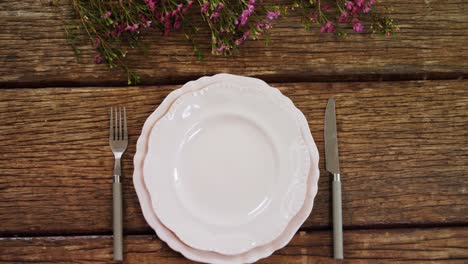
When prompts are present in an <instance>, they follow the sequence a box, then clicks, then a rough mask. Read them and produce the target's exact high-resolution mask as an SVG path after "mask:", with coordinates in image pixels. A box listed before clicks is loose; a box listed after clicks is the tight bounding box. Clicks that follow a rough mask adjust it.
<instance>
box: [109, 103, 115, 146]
mask: <svg viewBox="0 0 468 264" xmlns="http://www.w3.org/2000/svg"><path fill="white" fill-rule="evenodd" d="M112 111H113V109H112V107H111V109H110V119H109V124H110V128H109V140H114V125H113V123H114V117H113V116H112Z"/></svg>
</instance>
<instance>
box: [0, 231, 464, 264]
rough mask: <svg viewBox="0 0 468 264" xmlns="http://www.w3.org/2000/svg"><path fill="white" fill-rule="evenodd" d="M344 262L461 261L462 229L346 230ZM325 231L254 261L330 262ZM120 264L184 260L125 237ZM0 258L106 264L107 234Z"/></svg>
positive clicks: (38, 243) (24, 248) (7, 244)
mask: <svg viewBox="0 0 468 264" xmlns="http://www.w3.org/2000/svg"><path fill="white" fill-rule="evenodd" d="M344 238H345V241H344V246H345V247H344V248H345V257H346V263H401V262H407V261H411V263H428V262H430V263H466V262H467V261H468V229H467V228H434V229H433V228H430V229H388V230H386V229H384V230H350V231H345V233H344ZM331 239H332V238H331V233H330V232H328V231H313V232H304V231H303V232H300V233H299V234H297V235H296V236H295V237H294V238H293V240H292V241H291V242H290V243H289V245H288V246H286V247H285V248H283V249H280V250H278V251H277V252H275V254H274V255H272V256H270V257H269V258H266V259H264V260H261V261H259V263H281V264H283V263H336V261H334V260H333V258H332V246H331V245H332V241H331ZM124 247H125V248H124V250H125V253H124V254H125V255H124V256H125V263H159V264H163V263H189V262H190V261H188V260H187V259H185V258H184V257H183V256H182V255H181V254H179V253H176V252H174V251H172V250H171V249H170V248H169V247H168V246H167V245H166V244H165V243H163V242H161V241H160V240H159V239H157V238H156V237H154V236H149V235H139V236H126V237H125V242H124ZM0 252H2V254H0V262H5V263H18V262H19V263H24V262H33V261H37V262H47V263H112V237H109V236H83V237H79V236H78V237H36V238H0Z"/></svg>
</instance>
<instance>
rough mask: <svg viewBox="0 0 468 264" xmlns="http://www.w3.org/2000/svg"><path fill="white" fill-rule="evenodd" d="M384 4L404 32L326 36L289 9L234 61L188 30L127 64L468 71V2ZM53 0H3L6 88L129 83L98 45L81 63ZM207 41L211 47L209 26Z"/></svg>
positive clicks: (266, 70) (294, 76)
mask: <svg viewBox="0 0 468 264" xmlns="http://www.w3.org/2000/svg"><path fill="white" fill-rule="evenodd" d="M62 2H66V1H62ZM379 2H380V3H381V4H380V10H385V8H386V7H392V10H393V11H392V17H394V18H395V19H396V20H398V21H399V24H400V26H401V33H400V34H399V35H398V36H395V37H392V38H385V37H380V36H370V35H368V34H353V33H351V34H350V35H349V36H348V37H346V38H340V37H337V36H334V35H331V34H320V33H319V30H318V28H317V27H315V28H314V29H313V31H312V32H307V31H306V30H304V29H303V28H302V25H301V23H300V17H299V16H298V15H297V14H296V15H295V14H291V15H290V16H288V17H287V18H283V19H281V20H280V21H278V22H277V23H276V24H275V25H276V26H275V28H274V29H273V32H272V33H273V34H272V39H271V40H272V41H271V43H272V44H271V45H270V46H268V47H266V46H265V45H264V44H263V42H261V41H260V42H251V41H250V42H248V43H246V45H245V46H244V47H243V49H242V51H241V52H240V53H239V54H237V55H235V56H233V57H232V58H223V57H215V56H211V55H208V56H206V59H205V62H204V63H200V62H199V61H198V60H197V59H196V57H195V56H193V52H192V50H193V49H192V46H191V45H190V44H189V43H187V41H186V40H185V39H184V37H183V36H182V34H180V33H175V34H172V35H171V36H169V37H167V38H164V37H162V36H160V35H159V34H158V33H154V34H150V35H148V36H146V37H145V38H144V41H143V46H145V47H146V50H147V51H146V53H145V52H142V51H137V50H130V51H129V55H128V58H129V63H130V65H132V66H133V67H134V68H135V69H136V70H138V71H139V72H140V73H141V75H142V77H143V80H144V82H145V83H147V84H168V83H177V84H179V83H183V82H185V81H187V80H189V79H192V78H194V77H198V76H202V75H209V74H213V73H219V72H230V73H235V74H242V75H250V76H257V77H261V78H263V79H266V80H269V81H275V82H285V81H287V82H291V81H296V82H297V81H311V80H314V81H317V80H319V81H330V80H335V81H343V80H369V79H371V80H377V79H392V80H396V79H409V78H410V79H415V78H417V79H423V78H424V79H426V78H429V79H430V78H460V77H466V76H468V48H467V45H466V42H467V35H468V16H467V15H466V13H467V11H468V1H467V0H446V1H427V0H415V1H407V0H381V1H379ZM50 3H51V1H50V0H47V1H46V0H41V1H36V0H34V1H33V0H28V1H15V0H3V1H1V2H0V24H1V25H2V30H1V31H0V66H1V67H0V86H15V87H21V86H35V87H36V86H50V85H59V86H60V85H67V86H68V85H74V86H80V85H83V83H85V84H87V85H100V86H101V85H110V84H125V83H126V77H125V76H122V75H121V74H117V73H111V72H109V70H108V69H107V68H106V67H105V66H104V65H95V64H93V58H94V56H95V51H94V50H93V49H92V47H91V46H89V45H84V46H83V47H82V56H81V58H80V60H79V61H80V62H77V61H76V59H75V55H74V52H73V50H72V48H71V47H70V45H68V44H67V41H66V38H65V33H64V30H63V24H64V22H63V19H65V20H69V19H70V17H71V15H70V14H71V12H70V6H67V5H62V6H60V8H59V9H58V10H56V9H55V8H54V7H53V6H52V5H51V4H50ZM205 31H206V30H205ZM202 32H204V31H203V30H202ZM201 39H202V42H201V45H202V46H204V47H209V45H207V44H208V43H207V42H206V41H209V39H210V37H209V35H208V34H207V32H204V33H202V35H201ZM205 51H206V53H209V51H208V50H205Z"/></svg>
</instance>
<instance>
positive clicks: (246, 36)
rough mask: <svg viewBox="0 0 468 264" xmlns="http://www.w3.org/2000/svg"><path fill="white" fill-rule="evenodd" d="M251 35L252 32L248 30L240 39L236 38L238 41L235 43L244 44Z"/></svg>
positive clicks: (237, 44)
mask: <svg viewBox="0 0 468 264" xmlns="http://www.w3.org/2000/svg"><path fill="white" fill-rule="evenodd" d="M249 36H250V32H249V31H246V32H244V34H243V35H242V37H241V38H239V39H236V41H235V42H234V43H235V44H236V46H240V45H242V43H244V41H246V40H247V38H249Z"/></svg>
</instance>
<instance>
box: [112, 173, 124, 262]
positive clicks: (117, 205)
mask: <svg viewBox="0 0 468 264" xmlns="http://www.w3.org/2000/svg"><path fill="white" fill-rule="evenodd" d="M112 191H113V199H112V200H113V209H114V210H113V216H114V217H113V222H114V223H113V231H114V260H115V261H122V260H123V236H122V218H123V217H122V184H121V183H120V181H118V182H114V183H113V185H112Z"/></svg>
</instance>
